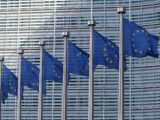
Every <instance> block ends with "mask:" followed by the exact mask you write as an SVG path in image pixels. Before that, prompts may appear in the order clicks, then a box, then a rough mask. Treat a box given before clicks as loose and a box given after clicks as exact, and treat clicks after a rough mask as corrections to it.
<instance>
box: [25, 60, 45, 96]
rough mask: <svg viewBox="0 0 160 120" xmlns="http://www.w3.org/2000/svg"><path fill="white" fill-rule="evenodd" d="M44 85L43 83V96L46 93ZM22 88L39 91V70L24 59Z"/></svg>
mask: <svg viewBox="0 0 160 120" xmlns="http://www.w3.org/2000/svg"><path fill="white" fill-rule="evenodd" d="M45 84H46V83H45V81H43V94H45V93H46V88H45V87H46V86H45ZM22 86H27V87H29V88H31V89H33V90H37V91H39V69H38V67H37V66H35V65H34V64H32V63H31V62H30V61H28V60H27V59H26V58H23V59H22Z"/></svg>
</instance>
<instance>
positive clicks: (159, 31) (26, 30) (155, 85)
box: [0, 0, 160, 120]
mask: <svg viewBox="0 0 160 120" xmlns="http://www.w3.org/2000/svg"><path fill="white" fill-rule="evenodd" d="M118 6H125V7H126V8H127V12H126V14H125V17H126V18H128V19H130V20H131V21H135V22H137V23H138V24H139V25H141V26H144V27H145V28H146V29H147V30H148V31H149V32H151V33H153V34H156V35H158V36H159V35H160V7H159V6H160V0H93V9H92V10H91V1H90V0H1V1H0V55H4V56H5V62H4V63H5V64H6V65H7V66H8V67H9V68H10V69H11V70H12V71H13V72H14V73H15V74H16V75H18V69H17V68H18V62H17V61H18V58H17V57H18V55H17V49H18V47H22V48H23V49H24V50H25V54H24V57H26V58H28V59H29V60H30V61H32V62H33V64H35V65H37V66H39V46H38V43H39V41H41V40H44V41H45V42H46V46H45V49H46V50H47V51H48V52H49V53H50V54H52V55H54V56H55V57H57V58H58V59H59V60H60V61H62V62H63V43H64V40H63V38H62V32H64V31H65V30H68V31H70V38H69V39H70V40H71V41H72V42H73V43H76V44H77V46H79V47H80V48H82V49H83V50H85V51H86V52H88V51H89V27H88V26H87V21H88V20H90V17H91V11H93V17H94V19H95V20H96V26H95V29H96V30H97V31H99V32H100V33H101V34H103V35H104V36H107V37H108V38H109V39H110V40H112V41H113V42H115V43H116V44H117V45H119V16H118V14H117V7H118ZM158 49H159V51H160V47H159V46H158ZM127 66H128V70H127V71H126V72H125V120H160V114H159V111H160V59H159V58H158V59H155V58H152V57H146V58H140V59H137V58H131V57H127ZM94 87H95V93H94V107H95V110H94V116H95V120H117V116H118V112H117V109H118V107H117V105H118V71H116V70H112V69H108V68H106V67H104V66H98V67H97V69H96V70H95V72H94ZM24 92H25V93H24V99H23V100H22V119H23V120H37V119H38V115H37V113H38V92H37V91H33V90H31V89H29V88H27V87H26V88H25V91H24ZM61 96H62V85H61V84H58V83H54V82H48V83H47V95H46V96H44V106H43V112H44V120H60V119H61V105H62V103H61ZM16 106H17V99H16V97H14V96H12V95H9V97H8V100H6V103H5V104H3V105H2V119H3V120H16V114H17V112H16ZM67 113H68V114H67V118H68V120H87V117H88V78H87V77H83V76H78V75H71V80H70V82H69V86H68V111H67Z"/></svg>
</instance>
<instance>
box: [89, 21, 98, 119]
mask: <svg viewBox="0 0 160 120" xmlns="http://www.w3.org/2000/svg"><path fill="white" fill-rule="evenodd" d="M95 25H96V23H95V21H94V20H91V21H88V26H89V27H90V51H89V53H90V57H89V93H88V94H89V98H88V104H89V105H88V107H89V108H88V120H94V104H93V102H94V100H93V99H94V80H93V78H94V77H93V75H94V74H93V50H94V44H93V43H94V37H93V30H94V26H95Z"/></svg>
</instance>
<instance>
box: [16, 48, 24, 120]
mask: <svg viewBox="0 0 160 120" xmlns="http://www.w3.org/2000/svg"><path fill="white" fill-rule="evenodd" d="M23 53H24V51H23V49H21V48H19V49H18V54H19V73H18V103H17V120H21V95H22V85H21V83H22V81H21V80H22V56H23Z"/></svg>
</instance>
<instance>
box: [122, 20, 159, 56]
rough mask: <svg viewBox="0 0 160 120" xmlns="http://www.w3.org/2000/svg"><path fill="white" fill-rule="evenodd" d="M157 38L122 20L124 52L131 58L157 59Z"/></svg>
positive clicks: (141, 28) (132, 23) (134, 24)
mask: <svg viewBox="0 0 160 120" xmlns="http://www.w3.org/2000/svg"><path fill="white" fill-rule="evenodd" d="M158 41H159V38H158V37H157V36H155V35H152V34H150V33H148V32H147V30H146V29H144V28H143V27H141V26H139V25H137V24H136V23H134V22H130V21H128V20H127V19H124V52H125V54H127V55H129V56H133V57H138V58H141V57H145V56H147V55H149V56H152V57H158V56H159V53H158Z"/></svg>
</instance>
